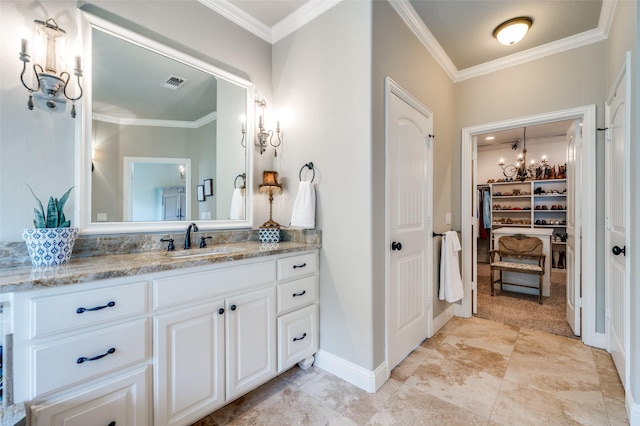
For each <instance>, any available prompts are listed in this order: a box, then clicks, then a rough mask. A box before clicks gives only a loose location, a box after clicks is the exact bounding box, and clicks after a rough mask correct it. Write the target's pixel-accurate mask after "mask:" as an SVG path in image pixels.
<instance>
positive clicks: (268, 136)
mask: <svg viewBox="0 0 640 426" xmlns="http://www.w3.org/2000/svg"><path fill="white" fill-rule="evenodd" d="M256 104H257V105H258V107H260V108H262V112H261V113H260V115H259V117H258V134H257V137H256V142H255V145H256V146H257V147H259V148H260V154H261V155H262V153H264V152H265V151H266V150H267V148H268V145H271V146H272V147H273V148H274V154H273V156H274V157H277V156H278V147H279V146H280V145H281V144H282V139H281V138H280V122H279V121H278V122H277V124H276V134H277V136H278V143H277V144H275V145H274V144H273V130H267V129H265V124H264V110H265V109H267V102H266V101H265V100H264V99H261V100H256Z"/></svg>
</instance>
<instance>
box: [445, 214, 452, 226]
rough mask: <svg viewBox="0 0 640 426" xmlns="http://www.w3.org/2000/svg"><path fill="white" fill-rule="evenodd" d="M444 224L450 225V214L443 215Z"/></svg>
mask: <svg viewBox="0 0 640 426" xmlns="http://www.w3.org/2000/svg"><path fill="white" fill-rule="evenodd" d="M444 224H445V225H451V213H445V215H444Z"/></svg>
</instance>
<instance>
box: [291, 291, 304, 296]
mask: <svg viewBox="0 0 640 426" xmlns="http://www.w3.org/2000/svg"><path fill="white" fill-rule="evenodd" d="M306 293H307V290H302V293H293V297H296V296H304V295H305V294H306Z"/></svg>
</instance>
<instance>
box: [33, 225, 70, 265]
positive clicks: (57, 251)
mask: <svg viewBox="0 0 640 426" xmlns="http://www.w3.org/2000/svg"><path fill="white" fill-rule="evenodd" d="M77 236H78V228H28V229H23V230H22V238H23V239H24V241H25V243H26V244H27V250H29V256H30V257H31V263H33V266H36V267H46V266H59V265H64V264H65V263H67V260H69V259H70V258H71V251H72V250H73V244H74V243H75V241H76V237H77Z"/></svg>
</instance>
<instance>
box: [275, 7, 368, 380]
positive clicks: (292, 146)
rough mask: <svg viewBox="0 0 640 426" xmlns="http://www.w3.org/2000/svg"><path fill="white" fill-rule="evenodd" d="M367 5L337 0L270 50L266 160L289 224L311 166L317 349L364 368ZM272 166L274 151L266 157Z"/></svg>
mask: <svg viewBox="0 0 640 426" xmlns="http://www.w3.org/2000/svg"><path fill="white" fill-rule="evenodd" d="M370 70H371V4H369V3H368V2H351V1H348V2H343V3H340V4H338V5H337V6H335V7H334V8H332V9H330V10H329V11H328V12H326V13H324V14H323V15H321V16H320V17H318V18H316V19H315V20H313V21H312V22H310V23H309V24H307V25H306V26H304V27H303V28H302V29H300V30H298V31H296V32H295V33H293V34H291V35H289V36H288V37H286V38H284V39H283V40H281V41H279V42H278V43H276V44H275V45H274V47H273V88H274V93H275V95H276V103H277V105H278V111H279V112H280V113H281V114H282V115H283V116H285V117H288V118H287V119H286V120H284V119H283V121H282V123H281V124H282V127H283V131H284V142H283V144H284V145H283V149H282V150H281V151H280V152H279V153H278V157H277V158H276V159H274V167H275V169H276V170H278V171H279V172H280V176H281V178H282V182H283V183H284V185H285V193H284V194H283V195H282V196H279V197H277V199H276V201H275V202H274V203H278V205H277V208H276V207H274V209H275V211H274V215H277V217H275V220H276V221H278V222H280V223H283V224H285V223H289V220H290V215H291V208H292V206H293V201H294V199H295V196H296V193H297V188H298V172H299V170H300V168H301V167H302V165H303V164H305V163H308V162H309V161H312V162H313V163H314V165H315V166H316V179H315V181H314V183H316V194H317V219H316V228H319V229H322V251H321V255H320V347H321V348H322V350H324V351H327V352H330V353H332V354H334V355H336V356H339V357H341V358H344V359H346V360H348V361H351V362H353V363H355V364H357V365H359V366H362V367H363V368H366V369H369V370H372V369H373V367H374V363H373V339H374V336H373V327H372V321H373V316H374V315H375V313H374V312H373V311H372V309H373V303H372V298H373V288H372V284H371V283H372V275H371V274H372V263H371V262H372V259H371V250H372V247H371V238H372V235H371V234H372V232H371V230H372V219H371V216H372V212H371V204H372V201H371V197H372V182H371V177H372V169H371V110H370V105H371V72H370ZM265 155H269V156H270V157H271V158H272V159H273V158H274V157H273V150H272V149H270V150H268V151H267V153H265Z"/></svg>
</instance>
